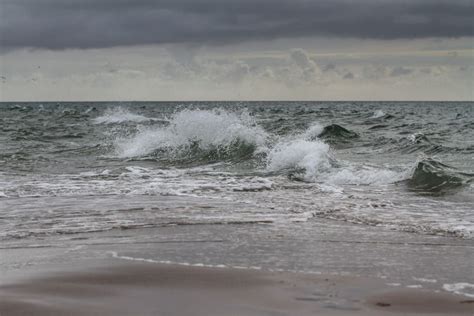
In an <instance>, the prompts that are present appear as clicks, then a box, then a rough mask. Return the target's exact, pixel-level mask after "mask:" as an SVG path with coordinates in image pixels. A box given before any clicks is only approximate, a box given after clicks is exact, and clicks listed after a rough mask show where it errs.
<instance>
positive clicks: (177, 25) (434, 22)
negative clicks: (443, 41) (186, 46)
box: [0, 0, 474, 62]
mask: <svg viewBox="0 0 474 316" xmlns="http://www.w3.org/2000/svg"><path fill="white" fill-rule="evenodd" d="M0 9H1V10H0V46H1V47H2V48H4V49H17V48H24V47H32V48H46V49H67V48H82V49H87V48H106V47H114V46H131V45H149V44H167V43H196V44H226V43H236V42H242V41H251V40H260V39H265V40H268V39H276V38H297V37H311V36H327V37H339V38H346V37H351V38H370V39H411V38H425V37H461V36H473V35H474V29H473V24H472V21H473V18H474V6H473V1H472V0H456V1H452V0H359V1H349V0H313V1H309V0H158V1H156V0H134V1H129V0H68V1H64V0H0ZM295 57H296V58H299V57H298V56H296V55H295ZM298 62H304V61H303V60H299V61H298Z"/></svg>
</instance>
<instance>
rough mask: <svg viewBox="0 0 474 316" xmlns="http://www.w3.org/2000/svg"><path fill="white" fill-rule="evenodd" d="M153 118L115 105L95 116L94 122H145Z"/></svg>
mask: <svg viewBox="0 0 474 316" xmlns="http://www.w3.org/2000/svg"><path fill="white" fill-rule="evenodd" d="M152 120H155V119H154V118H149V117H146V116H143V115H139V114H135V113H132V112H130V111H129V110H128V109H125V108H122V107H117V108H111V109H108V110H106V111H105V113H104V114H103V115H102V116H99V117H96V118H95V119H94V123H96V124H116V123H123V122H136V123H140V122H146V121H152Z"/></svg>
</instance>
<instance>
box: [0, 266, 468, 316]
mask: <svg viewBox="0 0 474 316" xmlns="http://www.w3.org/2000/svg"><path fill="white" fill-rule="evenodd" d="M124 261H125V260H120V261H117V260H106V262H103V261H99V262H97V263H94V264H92V265H89V266H88V267H84V266H83V265H82V267H81V266H74V267H71V266H63V267H62V268H63V270H62V271H61V268H59V270H58V269H56V271H55V272H53V273H51V272H49V273H46V276H45V275H44V274H43V273H42V272H41V269H38V270H36V272H37V273H36V276H33V277H28V278H27V279H24V280H22V281H18V282H10V283H8V284H4V285H2V286H0V296H1V297H2V300H1V303H0V314H1V315H5V316H9V315H40V316H41V315H85V314H86V315H94V314H95V315H131V314H136V315H197V316H198V315H209V316H211V315H242V316H244V315H302V316H304V315H389V314H393V313H398V314H401V313H403V315H417V314H419V313H428V314H429V313H433V314H436V315H453V314H459V315H469V314H471V313H472V311H473V308H474V304H473V303H474V300H472V299H469V298H466V297H464V296H460V295H454V294H449V293H436V292H434V291H429V290H421V289H406V288H403V289H402V288H393V287H389V286H387V285H386V284H384V283H383V282H382V281H381V280H376V279H369V278H361V277H353V276H335V275H325V274H321V275H315V274H312V275H308V274H301V273H289V272H269V271H257V270H247V269H235V268H210V267H196V266H183V265H176V264H159V263H149V262H124ZM40 275H41V276H40Z"/></svg>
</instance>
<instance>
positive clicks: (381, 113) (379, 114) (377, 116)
mask: <svg viewBox="0 0 474 316" xmlns="http://www.w3.org/2000/svg"><path fill="white" fill-rule="evenodd" d="M384 115H385V113H384V112H383V111H382V110H377V111H375V112H374V113H373V115H372V116H371V117H370V118H373V119H375V118H380V117H382V116H384Z"/></svg>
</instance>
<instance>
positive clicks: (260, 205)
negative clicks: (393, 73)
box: [0, 102, 474, 239]
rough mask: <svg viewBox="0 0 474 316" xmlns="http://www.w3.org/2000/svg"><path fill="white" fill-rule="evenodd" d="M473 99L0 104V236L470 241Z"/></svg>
mask: <svg viewBox="0 0 474 316" xmlns="http://www.w3.org/2000/svg"><path fill="white" fill-rule="evenodd" d="M473 139H474V103H472V102H471V103H446V102H444V103H433V102H429V103H428V102H426V103H416V102H413V103H376V102H372V103H370V102H354V103H341V102H334V103H328V102H307V103H301V102H279V103H276V102H266V103H237V102H229V103H222V102H220V103H209V102H207V103H20V104H16V103H0V218H1V221H0V238H2V239H11V238H26V237H28V238H37V237H41V236H44V235H52V234H64V233H70V234H73V233H79V232H88V231H103V230H110V229H123V228H138V227H153V226H163V225H180V224H181V225H199V224H202V223H208V224H209V223H210V224H226V223H243V224H245V223H255V222H264V223H276V224H278V225H295V227H297V225H298V222H301V221H318V219H320V218H326V219H332V220H335V221H349V222H353V223H356V224H359V225H379V226H385V227H387V228H390V229H395V230H401V231H408V232H415V233H420V234H441V235H449V236H455V237H461V238H472V237H473V233H474V212H473V209H474V194H473V179H474V175H473V174H474V142H473Z"/></svg>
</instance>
